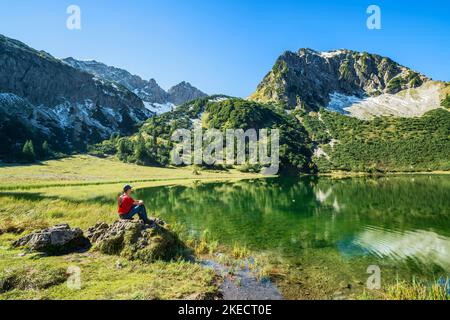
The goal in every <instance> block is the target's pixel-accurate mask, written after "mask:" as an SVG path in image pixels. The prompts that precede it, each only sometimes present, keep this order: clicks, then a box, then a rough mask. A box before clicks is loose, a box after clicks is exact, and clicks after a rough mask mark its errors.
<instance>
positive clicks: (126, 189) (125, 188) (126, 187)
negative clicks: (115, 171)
mask: <svg viewBox="0 0 450 320" xmlns="http://www.w3.org/2000/svg"><path fill="white" fill-rule="evenodd" d="M130 189H133V187H132V186H130V185H129V184H127V185H125V186H124V187H123V192H127V191H128V190H130Z"/></svg>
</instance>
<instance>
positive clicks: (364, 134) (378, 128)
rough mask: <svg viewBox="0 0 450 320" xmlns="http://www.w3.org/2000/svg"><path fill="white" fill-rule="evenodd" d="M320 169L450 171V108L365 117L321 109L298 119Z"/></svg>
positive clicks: (322, 170)
mask: <svg viewBox="0 0 450 320" xmlns="http://www.w3.org/2000/svg"><path fill="white" fill-rule="evenodd" d="M302 121H303V123H304V124H305V127H306V128H307V130H308V132H309V134H310V136H311V137H312V139H314V140H315V142H316V144H317V145H316V151H315V157H314V160H313V161H314V162H315V163H316V165H317V168H318V170H319V171H321V172H324V171H331V170H346V171H365V172H367V171H370V172H372V171H381V172H385V171H430V170H450V112H449V111H447V110H445V109H436V110H432V111H429V112H428V113H426V114H425V115H424V116H422V117H415V118H393V117H378V118H375V119H374V120H370V121H364V120H359V119H356V118H351V117H347V116H344V115H341V114H339V113H336V112H330V111H326V110H321V111H320V113H309V114H308V115H305V116H303V118H302Z"/></svg>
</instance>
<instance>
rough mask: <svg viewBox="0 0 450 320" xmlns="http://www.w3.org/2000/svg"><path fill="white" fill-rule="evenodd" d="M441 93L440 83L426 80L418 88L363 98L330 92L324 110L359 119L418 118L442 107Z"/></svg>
mask: <svg viewBox="0 0 450 320" xmlns="http://www.w3.org/2000/svg"><path fill="white" fill-rule="evenodd" d="M440 90H441V85H440V84H439V83H436V82H433V81H429V82H426V83H424V84H423V85H422V86H420V87H419V88H415V89H407V90H403V91H401V92H399V93H397V94H389V93H384V94H381V95H379V96H376V97H366V98H363V99H361V98H358V97H355V96H347V95H344V94H341V93H337V92H333V93H331V94H330V103H329V104H328V106H327V109H329V110H332V111H337V112H340V113H343V114H347V115H350V116H353V117H356V118H359V119H371V118H373V117H377V116H394V117H420V116H422V115H423V114H424V113H426V112H428V111H430V110H433V109H437V108H440V107H441V106H440V104H441V101H440Z"/></svg>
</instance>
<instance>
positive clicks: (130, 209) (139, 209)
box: [117, 184, 151, 224]
mask: <svg viewBox="0 0 450 320" xmlns="http://www.w3.org/2000/svg"><path fill="white" fill-rule="evenodd" d="M132 191H133V187H132V186H130V185H128V184H127V185H126V186H125V187H123V194H122V195H120V196H119V199H118V200H117V202H118V205H119V210H118V212H119V217H120V219H124V220H133V217H134V216H135V215H138V216H139V218H140V219H141V220H142V221H144V223H145V224H151V221H150V220H149V219H148V217H147V210H146V209H145V206H144V202H143V201H141V200H139V201H135V200H134V199H133V198H132V197H131V196H130V195H131V192H132Z"/></svg>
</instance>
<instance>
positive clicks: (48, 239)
mask: <svg viewBox="0 0 450 320" xmlns="http://www.w3.org/2000/svg"><path fill="white" fill-rule="evenodd" d="M13 246H14V247H27V248H28V249H30V250H33V251H39V252H45V253H54V254H58V253H67V252H73V251H78V250H81V249H86V248H88V247H89V246H90V242H89V240H88V239H87V238H86V237H84V235H83V231H82V230H81V229H79V228H75V229H71V228H70V226H69V225H68V224H60V225H56V226H53V227H50V228H46V229H43V230H40V231H37V232H33V233H30V234H28V235H26V236H24V237H22V238H20V239H18V240H17V241H15V242H14V243H13Z"/></svg>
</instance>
